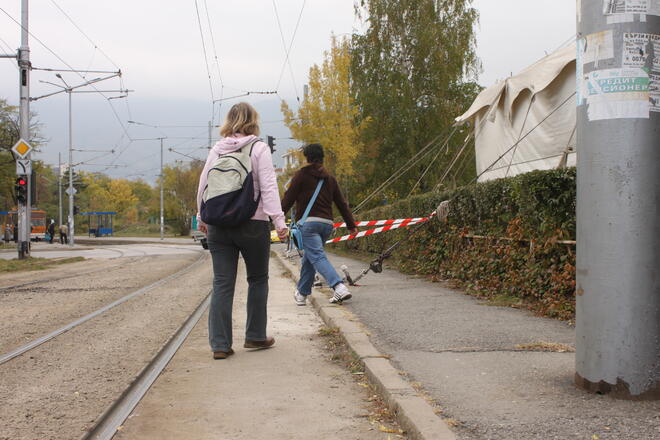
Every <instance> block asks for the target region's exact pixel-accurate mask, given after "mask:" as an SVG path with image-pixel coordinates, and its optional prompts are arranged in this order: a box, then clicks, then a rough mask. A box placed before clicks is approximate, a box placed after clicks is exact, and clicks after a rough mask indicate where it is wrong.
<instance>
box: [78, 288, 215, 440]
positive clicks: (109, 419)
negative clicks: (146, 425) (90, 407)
mask: <svg viewBox="0 0 660 440" xmlns="http://www.w3.org/2000/svg"><path fill="white" fill-rule="evenodd" d="M211 292H212V290H211ZM211 292H209V294H208V295H207V296H206V298H204V300H202V302H201V303H200V304H199V305H198V306H197V308H196V309H195V311H194V312H193V313H192V314H191V315H190V316H189V317H188V319H186V321H185V322H184V323H183V325H182V326H181V327H179V329H178V330H177V331H176V333H175V334H174V335H173V336H172V337H171V338H170V340H169V341H168V342H167V343H166V344H165V345H164V346H163V348H161V349H160V351H159V352H158V353H157V354H156V356H154V358H153V359H152V360H151V361H150V362H149V364H147V366H146V367H144V369H143V370H142V371H141V372H140V373H139V374H138V375H137V376H136V378H135V379H134V380H133V382H132V383H131V384H130V385H129V386H128V388H126V389H125V390H124V392H123V393H122V394H121V396H119V398H118V399H117V400H115V401H114V402H113V403H112V404H111V405H110V407H109V408H108V409H107V410H106V411H105V412H104V413H103V414H102V415H101V416H100V417H99V420H98V422H97V423H96V424H95V425H94V426H93V427H92V428H91V429H90V430H89V431H87V432H86V433H85V434H84V435H83V437H82V440H92V439H93V440H110V439H112V438H113V437H114V435H115V434H116V433H117V429H118V428H119V427H120V426H121V425H122V424H123V423H124V421H125V420H126V419H127V418H128V416H129V415H130V414H131V412H133V410H134V409H135V407H136V406H137V405H138V403H140V400H142V398H143V397H144V396H145V394H147V392H148V391H149V388H150V387H151V385H152V384H153V383H154V382H155V381H156V379H157V378H158V376H160V374H161V373H162V371H163V370H164V369H165V367H167V365H168V364H169V362H170V360H171V359H172V357H174V355H175V354H176V352H177V351H178V350H179V348H180V347H181V345H183V343H184V342H185V340H186V338H187V337H188V335H189V334H190V332H191V331H192V329H193V328H194V327H195V325H197V322H199V319H200V318H201V317H202V315H203V314H204V312H205V311H206V309H207V308H208V306H209V304H210V302H211Z"/></svg>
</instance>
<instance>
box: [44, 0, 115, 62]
mask: <svg viewBox="0 0 660 440" xmlns="http://www.w3.org/2000/svg"><path fill="white" fill-rule="evenodd" d="M50 2H51V3H52V4H53V5H54V6H55V7H56V8H57V9H58V10H59V11H60V12H61V13H62V14H63V15H64V16H65V17H66V18H67V20H69V22H70V23H71V24H72V25H73V26H74V27H75V28H76V29H78V31H79V32H80V33H81V34H82V35H83V36H84V37H85V38H86V39H87V41H89V42H90V44H91V45H92V46H94V49H96V50H98V51H99V53H100V54H101V55H103V56H104V57H105V59H106V60H108V61H110V64H112V65H113V66H114V67H115V68H116V69H117V70H121V69H120V67H119V66H118V65H117V63H115V62H114V60H113V59H112V58H110V56H109V55H108V54H107V53H105V51H104V50H103V49H101V48H100V47H99V46H98V45H97V44H96V43H95V42H94V41H93V40H92V39H91V38H90V37H89V35H87V34H86V33H85V31H83V30H82V29H81V27H80V26H78V24H76V22H75V21H74V20H73V18H71V16H70V15H69V14H67V13H66V11H65V10H64V9H62V7H61V6H60V5H58V4H57V2H55V0H50Z"/></svg>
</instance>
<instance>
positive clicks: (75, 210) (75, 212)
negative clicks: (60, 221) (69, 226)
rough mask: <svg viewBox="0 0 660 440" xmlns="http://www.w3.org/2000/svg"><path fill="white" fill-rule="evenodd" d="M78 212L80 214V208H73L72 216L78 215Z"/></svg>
mask: <svg viewBox="0 0 660 440" xmlns="http://www.w3.org/2000/svg"><path fill="white" fill-rule="evenodd" d="M79 212H80V208H78V207H77V206H74V207H73V215H78V213H79Z"/></svg>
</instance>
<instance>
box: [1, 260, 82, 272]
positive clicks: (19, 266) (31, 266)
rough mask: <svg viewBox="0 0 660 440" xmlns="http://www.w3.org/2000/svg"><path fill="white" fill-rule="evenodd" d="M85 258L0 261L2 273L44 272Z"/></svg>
mask: <svg viewBox="0 0 660 440" xmlns="http://www.w3.org/2000/svg"><path fill="white" fill-rule="evenodd" d="M84 259H85V258H84V257H71V258H32V257H30V258H26V259H24V260H18V259H13V260H0V273H7V272H23V271H28V270H43V269H48V268H51V267H53V266H59V265H62V264H67V263H76V262H78V261H83V260H84Z"/></svg>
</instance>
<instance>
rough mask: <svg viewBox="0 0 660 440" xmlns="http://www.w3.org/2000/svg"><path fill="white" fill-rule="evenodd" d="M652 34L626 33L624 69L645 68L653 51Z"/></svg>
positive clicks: (624, 36) (623, 58)
mask: <svg viewBox="0 0 660 440" xmlns="http://www.w3.org/2000/svg"><path fill="white" fill-rule="evenodd" d="M650 41H651V34H644V33H638V32H624V34H623V57H622V58H621V59H622V63H623V67H644V66H646V60H647V59H648V57H649V54H650V51H651V44H650Z"/></svg>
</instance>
